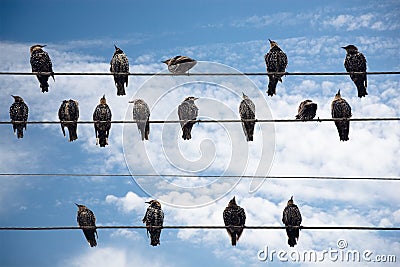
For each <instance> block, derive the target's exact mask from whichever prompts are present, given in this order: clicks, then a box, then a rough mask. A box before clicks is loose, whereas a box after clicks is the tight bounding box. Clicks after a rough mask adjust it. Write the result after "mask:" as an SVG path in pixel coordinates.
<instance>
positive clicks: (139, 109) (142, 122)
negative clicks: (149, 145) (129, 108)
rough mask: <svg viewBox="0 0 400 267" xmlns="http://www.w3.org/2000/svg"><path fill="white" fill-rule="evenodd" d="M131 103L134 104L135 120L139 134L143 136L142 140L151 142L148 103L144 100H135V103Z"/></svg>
mask: <svg viewBox="0 0 400 267" xmlns="http://www.w3.org/2000/svg"><path fill="white" fill-rule="evenodd" d="M129 103H133V119H134V120H136V121H137V122H136V124H137V127H138V130H139V132H140V133H141V135H142V140H145V139H146V140H149V133H150V124H149V118H150V109H149V106H148V105H147V103H146V102H144V100H143V99H135V100H133V101H129Z"/></svg>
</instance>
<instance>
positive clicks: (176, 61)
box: [162, 56, 197, 74]
mask: <svg viewBox="0 0 400 267" xmlns="http://www.w3.org/2000/svg"><path fill="white" fill-rule="evenodd" d="M162 63H165V64H167V66H168V70H169V71H170V72H171V73H173V74H183V73H186V72H187V71H189V70H190V69H191V68H193V67H194V65H196V64H197V61H196V60H194V59H192V58H190V57H186V56H176V57H173V58H169V59H167V60H164V61H162Z"/></svg>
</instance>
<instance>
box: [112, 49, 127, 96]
mask: <svg viewBox="0 0 400 267" xmlns="http://www.w3.org/2000/svg"><path fill="white" fill-rule="evenodd" d="M114 47H115V52H114V55H113V57H112V59H111V62H110V72H113V73H129V61H128V57H127V56H126V55H125V53H124V51H122V50H121V49H120V48H118V47H117V46H116V45H114ZM128 77H129V75H128V74H114V82H115V86H116V87H117V95H125V87H124V84H125V86H126V87H128Z"/></svg>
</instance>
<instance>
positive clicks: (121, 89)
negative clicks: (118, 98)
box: [116, 82, 126, 95]
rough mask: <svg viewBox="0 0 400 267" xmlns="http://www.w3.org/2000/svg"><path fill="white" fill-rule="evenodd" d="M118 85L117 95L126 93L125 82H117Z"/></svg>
mask: <svg viewBox="0 0 400 267" xmlns="http://www.w3.org/2000/svg"><path fill="white" fill-rule="evenodd" d="M116 86H117V95H126V93H125V87H124V83H123V82H118V83H116Z"/></svg>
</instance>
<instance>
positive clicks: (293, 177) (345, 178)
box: [0, 173, 400, 181]
mask: <svg viewBox="0 0 400 267" xmlns="http://www.w3.org/2000/svg"><path fill="white" fill-rule="evenodd" d="M1 176H43V177H132V176H135V177H175V178H224V179H229V178H244V179H282V180H286V179H311V180H375V181H400V177H371V176H349V177H343V176H268V175H190V174H140V173H136V174H122V173H121V174H116V173H108V174H107V173H0V177H1Z"/></svg>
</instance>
